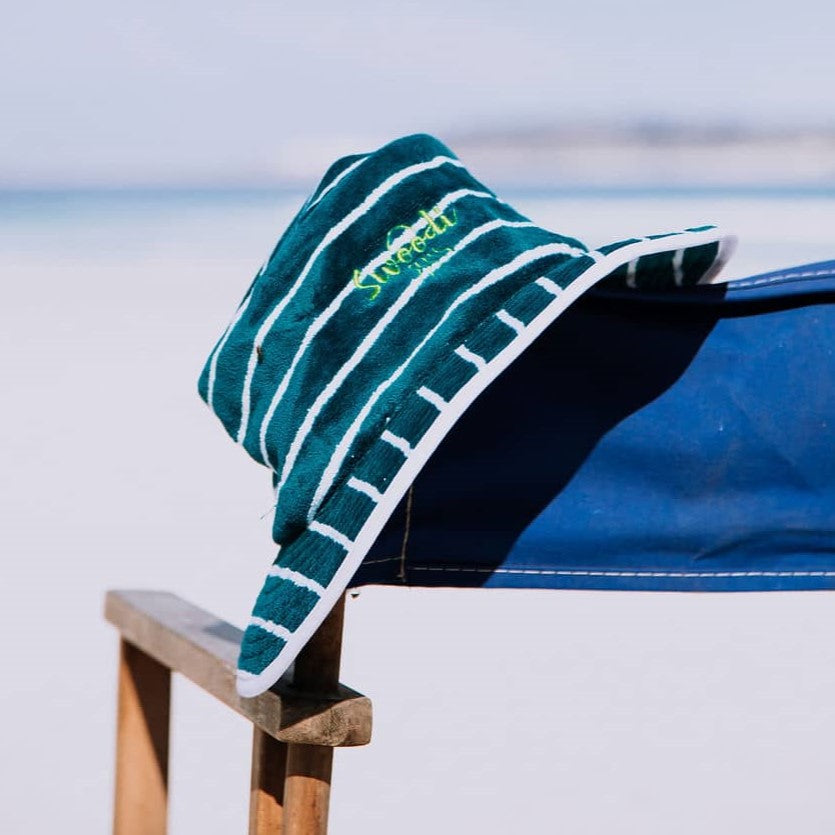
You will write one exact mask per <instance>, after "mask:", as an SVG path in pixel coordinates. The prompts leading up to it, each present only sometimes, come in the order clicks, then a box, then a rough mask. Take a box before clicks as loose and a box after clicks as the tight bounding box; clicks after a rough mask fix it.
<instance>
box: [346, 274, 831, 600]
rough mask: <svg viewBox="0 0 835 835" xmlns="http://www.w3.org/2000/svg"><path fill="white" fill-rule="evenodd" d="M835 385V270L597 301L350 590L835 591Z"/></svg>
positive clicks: (510, 378)
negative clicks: (405, 586) (388, 587)
mask: <svg viewBox="0 0 835 835" xmlns="http://www.w3.org/2000/svg"><path fill="white" fill-rule="evenodd" d="M578 357H581V358H583V362H582V364H579V365H578V363H577V358H578ZM568 358H570V360H571V361H570V362H569V361H567V359H568ZM834 372H835V261H830V262H825V263H818V264H811V265H808V266H804V267H798V268H793V269H787V270H780V271H776V272H772V273H768V274H765V275H760V276H755V277H752V278H747V279H742V280H738V281H733V282H729V283H727V284H720V285H707V286H699V287H696V288H692V289H686V290H685V289H680V290H675V291H666V292H659V293H657V294H648V293H647V292H646V291H641V292H640V293H637V292H630V291H629V290H623V289H620V290H618V289H615V288H611V287H610V288H606V287H600V288H599V289H597V290H595V291H593V293H590V294H588V295H587V296H586V297H584V298H583V299H581V300H580V301H579V302H577V303H576V304H575V305H574V306H573V307H572V308H571V309H570V310H569V311H568V312H567V313H566V314H565V315H564V316H563V317H562V318H561V319H560V320H559V321H558V322H557V323H556V324H555V325H554V326H553V327H552V328H551V329H550V330H549V331H547V332H546V333H545V334H544V335H543V336H542V337H541V338H540V339H539V340H538V342H537V343H536V344H534V345H533V346H532V347H531V348H530V349H529V350H528V351H527V352H526V353H525V354H524V355H523V356H522V357H521V358H520V359H519V360H518V361H517V362H516V363H514V364H513V365H512V366H511V368H510V369H508V371H507V372H505V374H504V375H503V376H502V377H500V378H499V379H498V380H497V381H496V382H495V383H494V384H493V385H492V386H491V387H490V388H489V389H488V390H487V392H486V393H485V394H484V395H482V397H481V398H480V399H479V400H478V401H477V402H476V403H475V405H474V406H473V407H472V408H471V409H470V410H469V411H468V412H467V413H466V414H465V415H464V417H463V418H462V419H461V420H460V421H459V423H458V424H457V425H456V427H455V428H454V429H453V431H452V432H451V433H450V434H449V436H448V437H447V438H446V439H445V441H444V442H443V444H442V445H441V447H440V448H439V449H438V450H437V451H436V453H435V455H434V456H433V457H432V458H431V459H430V461H429V463H428V464H427V465H426V467H425V468H424V470H423V471H422V472H421V474H420V475H419V476H418V478H417V480H416V482H415V483H414V486H413V488H412V490H411V491H410V493H409V494H408V495H407V497H406V499H404V501H403V502H402V503H401V506H400V507H399V508H398V510H397V512H396V513H395V514H394V515H393V517H392V518H391V520H390V521H389V523H388V525H387V526H386V528H385V529H384V531H383V533H382V534H381V535H380V537H379V538H378V540H377V542H376V543H375V545H374V547H373V549H372V551H371V552H370V553H369V555H368V556H367V558H366V560H365V562H364V563H363V565H362V567H361V568H360V570H359V572H358V573H357V575H356V576H355V578H354V581H353V582H352V585H354V586H358V585H363V584H367V583H383V584H401V585H402V584H408V585H423V586H429V585H444V586H491V587H493V586H495V587H526V588H585V589H589V588H593V589H635V590H638V589H642V590H670V591H671V590H679V591H687V590H689V591H763V590H780V589H829V588H835V443H833V440H835V436H834V435H833V428H834V427H835V373H834Z"/></svg>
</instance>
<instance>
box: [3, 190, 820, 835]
mask: <svg viewBox="0 0 835 835" xmlns="http://www.w3.org/2000/svg"><path fill="white" fill-rule="evenodd" d="M517 202H518V204H519V205H520V207H521V208H522V209H523V210H527V211H528V212H529V213H530V214H532V215H533V217H534V218H535V219H537V220H540V221H542V222H544V223H546V224H549V225H551V226H552V227H553V228H556V229H558V230H560V231H564V232H567V233H570V234H574V235H577V236H578V237H581V238H584V239H587V240H589V241H590V242H592V243H602V242H603V241H604V240H606V239H609V238H617V237H623V236H625V235H629V234H632V233H635V232H637V233H648V232H653V231H660V230H664V229H666V228H674V227H675V226H677V225H679V224H686V225H692V224H694V223H700V222H703V221H717V220H718V221H722V222H725V223H728V224H729V225H731V226H733V227H735V228H737V229H739V230H740V231H741V233H742V234H743V235H744V236H745V237H744V242H743V246H742V248H741V250H740V252H739V256H738V259H737V263H736V264H734V265H733V268H732V272H733V274H734V275H741V274H744V273H746V272H747V271H749V270H759V269H768V268H776V267H780V266H786V265H790V264H793V263H800V262H803V261H811V260H815V259H823V258H827V257H833V256H835V240H833V231H832V230H833V229H835V201H833V200H825V199H806V200H801V201H798V200H788V199H785V200H754V199H746V200H741V199H729V198H721V197H701V198H698V199H696V198H692V199H691V198H687V199H683V198H682V199H675V200H673V199H664V200H660V199H659V200H647V199H641V200H625V199H621V200H614V201H613V200H609V201H606V200H596V199H588V198H587V199H563V200H550V201H546V200H530V199H529V200H521V201H517ZM294 205H295V204H293V205H291V204H285V205H282V206H279V208H278V209H275V208H274V207H273V206H271V204H270V203H269V202H267V201H262V202H256V203H254V204H249V205H247V204H242V203H240V202H236V201H232V200H229V201H226V202H223V201H221V202H216V203H214V204H206V205H204V204H201V203H200V202H192V201H183V200H179V201H174V202H173V203H169V204H168V205H166V204H164V203H153V202H146V203H142V204H136V203H134V204H132V205H125V204H120V203H118V202H114V201H109V202H108V201H105V202H101V201H99V202H96V201H93V202H89V201H88V202H86V203H81V204H72V205H69V206H68V207H66V208H65V209H63V210H55V209H49V210H47V209H46V208H44V207H43V206H41V207H40V208H37V209H35V208H32V207H31V206H30V207H28V208H25V207H24V208H21V209H20V210H18V209H17V208H13V209H11V210H9V209H8V208H7V209H5V210H3V211H2V213H0V240H2V241H3V242H4V243H3V250H2V255H0V275H2V276H3V283H2V294H3V305H2V309H1V310H0V317H2V322H3V327H2V328H1V329H0V340H2V343H0V357H2V359H0V369H1V370H0V376H2V384H3V389H4V398H3V403H4V408H3V410H2V427H1V428H2V432H0V447H2V459H0V460H2V462H3V475H2V479H1V480H0V490H2V495H0V507H2V525H0V549H1V550H2V554H3V566H4V576H3V579H2V583H0V630H2V634H3V636H4V639H3V661H4V664H3V667H4V671H5V672H4V674H3V678H2V681H3V684H2V687H0V740H2V754H0V831H1V832H3V833H4V835H5V834H6V833H8V834H9V835H16V834H17V833H20V834H21V835H29V833H41V832H43V833H47V832H50V833H51V832H62V833H83V835H95V833H105V832H107V831H108V827H109V822H110V814H111V812H110V810H111V784H112V773H111V770H112V755H113V729H114V706H115V704H114V702H115V690H114V678H115V661H116V638H115V634H114V633H113V631H112V630H111V629H110V628H109V627H108V626H107V625H105V624H104V622H103V621H102V618H101V603H102V595H103V592H104V590H105V589H106V588H108V587H120V586H121V587H154V588H161V589H169V590H172V591H175V592H177V593H180V594H182V595H183V596H185V597H187V598H189V599H191V600H193V601H194V602H196V603H198V604H200V605H202V606H205V607H206V608H208V609H211V610H213V611H215V612H217V613H218V614H220V615H221V616H223V617H226V618H227V619H229V620H232V621H234V622H236V623H239V624H241V623H243V622H244V620H245V618H246V616H247V615H248V613H249V607H250V604H251V602H252V600H253V599H254V596H255V593H256V592H257V590H258V588H259V586H260V582H261V578H262V573H263V570H264V568H265V566H266V565H267V564H268V563H269V562H270V561H271V559H272V553H273V547H272V544H271V541H270V539H269V515H268V511H269V508H270V491H269V488H268V479H267V476H266V473H265V472H264V471H263V470H262V469H261V468H259V467H258V466H257V465H255V464H254V463H252V462H251V461H249V460H248V459H247V458H246V457H245V456H244V455H243V454H242V453H241V451H240V450H239V449H238V448H237V447H235V446H234V445H233V444H232V443H231V441H229V440H228V439H227V438H226V437H225V435H224V434H223V432H222V430H221V428H220V426H219V424H218V423H217V422H216V420H215V419H214V418H213V417H212V416H211V415H210V414H209V412H208V411H207V410H206V409H205V407H204V406H203V404H202V403H201V401H200V400H199V398H198V397H197V394H196V379H197V375H198V373H199V370H200V367H201V364H202V362H203V360H204V358H205V356H206V355H207V353H208V351H209V349H210V347H211V345H212V343H213V341H214V339H215V338H216V337H217V335H218V334H219V332H220V329H221V328H222V326H223V324H224V323H225V320H226V318H227V317H228V316H229V315H231V313H232V310H233V308H234V306H235V304H236V302H237V301H238V298H239V297H240V296H241V295H242V294H243V292H244V290H245V288H246V286H247V284H248V282H249V279H250V276H251V275H252V273H253V272H254V270H255V269H256V268H257V266H258V264H259V263H260V261H261V259H262V258H263V256H264V254H266V250H268V249H269V248H270V247H271V245H272V242H273V239H274V237H275V235H276V234H277V233H278V232H279V231H280V230H281V228H282V226H283V223H284V221H285V220H286V218H287V217H288V216H289V213H290V212H291V211H292V209H293V207H294ZM262 514H267V516H266V517H264V518H261V517H262ZM508 607H513V608H515V609H516V610H517V614H516V615H515V616H514V618H513V619H512V620H508V619H507V618H505V617H502V619H501V620H502V622H503V623H508V622H511V623H515V624H516V627H515V630H514V631H513V632H506V631H504V632H498V631H496V630H495V624H496V622H497V621H498V620H499V613H502V614H504V613H506V611H507V608H508ZM833 635H835V595H831V594H822V593H806V594H803V593H794V594H771V595H767V594H755V595H725V596H722V595H700V596H696V595H692V596H688V595H665V594H654V595H653V594H637V593H629V594H627V593H621V594H613V593H605V592H604V593H587V592H553V591H537V592H529V591H461V590H431V591H430V590H420V589H412V590H404V589H378V588H369V589H366V590H363V592H362V594H361V595H360V597H359V598H357V599H356V600H350V601H349V607H348V618H347V634H346V648H345V654H344V666H343V669H344V676H343V679H344V680H345V681H346V682H348V683H350V684H351V685H353V686H355V687H356V688H357V689H360V690H362V691H363V692H365V693H367V694H368V695H369V696H371V697H372V698H373V700H374V704H375V738H374V741H373V742H372V744H371V746H369V747H367V748H364V749H355V750H347V751H341V752H338V753H337V758H336V766H335V775H334V781H335V783H334V791H333V799H332V822H333V825H332V830H333V832H334V833H340V835H352V833H363V835H374V833H380V835H383V834H385V835H391V833H398V835H412V833H414V835H417V833H421V835H424V833H427V832H429V833H458V832H480V833H485V835H487V833H504V832H525V833H528V832H531V833H538V832H565V833H572V835H579V834H580V833H607V835H611V834H612V833H642V835H644V834H645V833H659V835H660V833H664V835H668V834H669V833H672V832H675V833H676V834H677V835H703V833H705V832H711V833H728V834H729V835H730V833H734V835H736V833H741V832H758V833H759V834H760V835H768V834H769V833H774V835H777V833H780V835H783V833H786V832H802V833H804V835H814V833H824V832H831V831H833V829H835V807H834V806H833V804H832V803H831V786H832V777H833V774H835V698H833V694H835V641H833V640H832V636H833ZM497 658H498V659H500V660H499V661H498V662H496V660H495V659H497ZM249 742H250V731H249V728H248V726H247V723H246V722H245V721H244V720H242V719H239V718H238V717H236V716H232V715H230V713H229V711H227V710H226V709H224V708H222V707H221V706H220V705H218V704H216V703H215V702H214V701H213V700H212V699H210V698H209V697H208V696H205V695H204V694H202V693H201V692H199V691H198V690H197V689H196V688H194V687H193V686H191V685H190V684H189V683H188V682H183V681H179V680H178V681H177V683H176V685H175V692H174V714H173V744H172V768H171V786H172V789H171V796H172V804H171V819H172V826H171V831H172V833H174V835H176V834H177V833H181V834H182V835H187V833H196V832H200V833H201V835H214V834H215V833H216V835H226V834H227V833H230V832H241V831H244V828H245V821H246V805H247V800H248V767H249Z"/></svg>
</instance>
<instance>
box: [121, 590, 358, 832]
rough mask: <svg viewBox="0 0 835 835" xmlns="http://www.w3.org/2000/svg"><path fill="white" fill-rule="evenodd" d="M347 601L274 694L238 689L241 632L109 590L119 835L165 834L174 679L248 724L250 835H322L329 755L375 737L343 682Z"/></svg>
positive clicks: (176, 606) (160, 601) (146, 596)
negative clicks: (250, 694)
mask: <svg viewBox="0 0 835 835" xmlns="http://www.w3.org/2000/svg"><path fill="white" fill-rule="evenodd" d="M344 612H345V598H344V596H343V598H342V599H341V600H340V602H339V603H338V604H337V605H336V606H335V607H334V609H333V610H332V611H331V613H330V614H329V615H328V617H327V619H326V620H325V621H324V623H323V624H322V625H321V627H319V630H318V631H317V632H316V633H315V634H314V636H313V638H311V640H310V641H309V642H308V644H307V646H305V648H304V649H303V650H302V652H301V653H300V654H299V656H298V658H297V659H296V662H295V664H294V665H293V668H291V670H289V671H288V672H287V674H286V675H285V676H284V677H282V679H281V681H279V682H278V684H276V685H275V687H273V688H272V689H271V690H269V691H268V692H266V693H264V694H262V695H261V696H257V697H256V698H254V699H242V698H241V697H240V696H238V695H237V693H236V691H235V661H236V658H237V653H238V647H239V646H240V641H241V631H240V630H239V629H237V628H236V627H234V626H232V624H230V623H227V622H226V621H223V620H221V619H220V618H217V617H215V616H214V615H212V614H210V613H209V612H206V611H204V610H203V609H200V608H198V607H196V606H193V605H192V604H190V603H187V602H186V601H184V600H182V599H181V598H179V597H177V596H176V595H173V594H169V593H167V592H158V591H110V592H108V593H107V596H106V598H105V617H106V618H107V620H108V621H110V623H112V624H113V625H114V626H115V627H116V628H117V629H118V630H119V633H120V649H119V679H118V680H119V687H118V711H117V731H116V787H115V805H114V816H113V832H114V833H115V835H165V833H166V831H167V817H168V814H167V813H168V733H169V723H170V705H171V673H172V671H174V672H179V673H182V674H183V675H185V676H186V677H187V678H189V679H191V680H192V681H193V682H194V683H195V684H197V685H198V686H200V687H202V688H203V689H204V690H205V691H206V692H208V693H211V694H212V695H213V696H215V697H216V698H218V699H220V701H221V702H223V703H224V704H225V705H227V706H228V707H231V708H232V709H233V710H235V711H237V712H238V713H240V714H241V715H242V716H245V717H246V718H247V719H249V720H250V721H251V722H252V725H253V739H252V777H251V783H250V805H249V833H250V835H278V834H279V833H281V835H325V833H326V832H327V826H328V822H327V821H328V803H329V798H330V782H331V767H332V764H333V749H334V748H336V747H341V746H352V745H366V744H367V743H368V742H369V741H370V739H371V701H370V700H369V699H368V698H366V697H365V696H363V695H361V694H360V693H357V692H356V691H354V690H351V689H350V688H348V687H345V686H344V685H342V684H340V683H339V661H340V655H341V649H342V624H343V619H344Z"/></svg>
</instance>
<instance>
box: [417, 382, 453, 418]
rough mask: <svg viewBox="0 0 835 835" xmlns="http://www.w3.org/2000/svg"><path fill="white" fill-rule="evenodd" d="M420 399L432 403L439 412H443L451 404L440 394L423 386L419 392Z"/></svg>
mask: <svg viewBox="0 0 835 835" xmlns="http://www.w3.org/2000/svg"><path fill="white" fill-rule="evenodd" d="M417 394H418V396H419V397H422V398H423V399H424V400H425V401H426V402H427V403H431V404H432V405H433V406H434V407H435V408H436V409H437V410H438V411H439V412H442V411H443V410H444V409H445V408H446V407H447V406H448V405H449V404H448V403H447V401H446V400H444V398H443V397H441V395H440V394H438V392H436V391H432V389H429V388H426V386H421V387H420V388H419V389H418V390H417Z"/></svg>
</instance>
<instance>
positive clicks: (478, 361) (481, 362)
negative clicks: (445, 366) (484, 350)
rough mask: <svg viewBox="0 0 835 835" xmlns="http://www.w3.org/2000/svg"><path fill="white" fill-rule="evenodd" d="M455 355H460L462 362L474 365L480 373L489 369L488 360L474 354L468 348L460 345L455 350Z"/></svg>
mask: <svg viewBox="0 0 835 835" xmlns="http://www.w3.org/2000/svg"><path fill="white" fill-rule="evenodd" d="M455 353H456V354H458V356H459V357H461V359H462V360H466V361H467V362H469V363H472V364H473V365H474V366H475V367H476V368H477V369H478V370H479V371H484V369H485V368H487V360H486V359H484V357H480V356H479V355H478V354H474V353H473V352H472V351H471V350H470V349H469V348H466V347H464V346H463V345H459V346H458V347H457V348H456V349H455Z"/></svg>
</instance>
